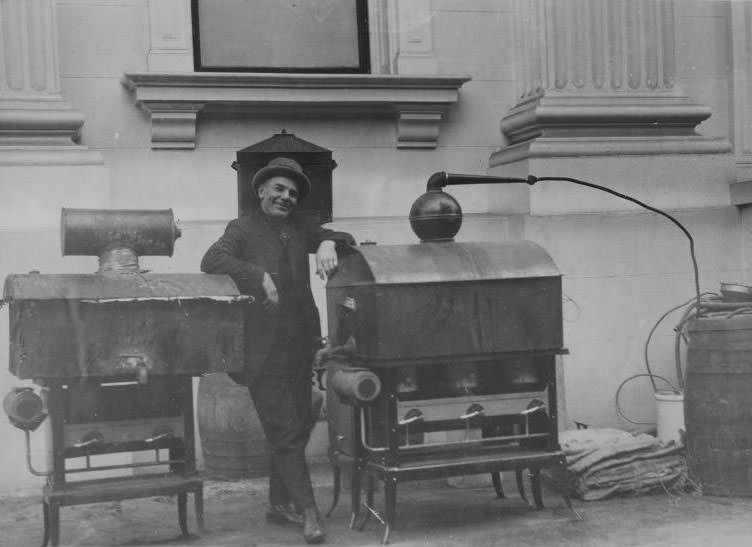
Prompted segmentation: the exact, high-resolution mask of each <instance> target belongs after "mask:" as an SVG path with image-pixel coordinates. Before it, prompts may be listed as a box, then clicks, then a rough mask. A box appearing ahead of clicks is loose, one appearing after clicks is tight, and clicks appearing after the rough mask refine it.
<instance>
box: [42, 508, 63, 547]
mask: <svg viewBox="0 0 752 547" xmlns="http://www.w3.org/2000/svg"><path fill="white" fill-rule="evenodd" d="M47 519H48V522H49V524H50V526H49V538H50V545H51V546H52V547H57V546H58V545H59V544H60V505H59V504H58V503H57V502H55V501H50V502H49V503H48V504H47ZM45 535H46V534H45Z"/></svg>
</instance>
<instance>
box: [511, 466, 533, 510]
mask: <svg viewBox="0 0 752 547" xmlns="http://www.w3.org/2000/svg"><path fill="white" fill-rule="evenodd" d="M514 475H515V478H516V479H517V490H518V491H519V493H520V497H521V498H522V501H524V502H525V503H526V504H527V505H530V502H529V501H528V500H527V494H525V482H524V481H523V480H522V469H515V470H514Z"/></svg>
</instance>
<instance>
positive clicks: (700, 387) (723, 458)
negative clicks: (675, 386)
mask: <svg viewBox="0 0 752 547" xmlns="http://www.w3.org/2000/svg"><path fill="white" fill-rule="evenodd" d="M689 337H690V338H689V347H688V351H687V371H686V386H685V395H684V421H685V425H686V430H687V463H688V465H689V471H690V475H691V476H692V478H694V479H695V480H697V481H699V482H700V483H701V485H702V491H703V493H705V494H712V495H718V496H752V315H751V314H738V315H732V316H728V317H701V318H699V319H695V320H694V321H692V323H691V324H690V325H689Z"/></svg>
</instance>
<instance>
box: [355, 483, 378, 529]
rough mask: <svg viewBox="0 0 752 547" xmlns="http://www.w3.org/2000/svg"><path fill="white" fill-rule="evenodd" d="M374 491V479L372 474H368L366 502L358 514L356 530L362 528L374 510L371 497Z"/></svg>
mask: <svg viewBox="0 0 752 547" xmlns="http://www.w3.org/2000/svg"><path fill="white" fill-rule="evenodd" d="M375 491H376V479H375V478H373V476H371V475H368V483H367V485H366V503H365V506H364V507H363V511H362V512H361V513H360V514H359V515H358V516H359V518H358V522H357V524H356V526H355V529H356V530H362V529H363V528H364V527H365V525H366V522H368V519H369V518H371V515H372V514H373V512H374V509H373V505H374V503H373V497H374V492H375Z"/></svg>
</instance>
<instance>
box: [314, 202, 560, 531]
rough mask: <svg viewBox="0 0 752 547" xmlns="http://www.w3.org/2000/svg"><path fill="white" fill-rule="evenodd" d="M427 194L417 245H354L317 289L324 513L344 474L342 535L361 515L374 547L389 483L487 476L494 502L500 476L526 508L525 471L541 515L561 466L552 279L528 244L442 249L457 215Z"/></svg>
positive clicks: (551, 267) (390, 502) (555, 284)
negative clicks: (323, 305)
mask: <svg viewBox="0 0 752 547" xmlns="http://www.w3.org/2000/svg"><path fill="white" fill-rule="evenodd" d="M433 191H434V192H436V191H435V190H433ZM430 193H431V192H429V194H430ZM438 193H439V194H441V195H435V196H428V198H430V199H429V201H431V202H432V203H431V206H430V207H428V209H426V208H425V207H424V208H422V209H421V210H420V211H418V212H416V211H415V209H416V207H415V206H414V208H413V209H414V210H413V212H412V214H411V220H412V221H413V225H414V228H417V229H416V230H415V231H416V233H418V235H419V236H420V237H421V239H422V241H421V242H420V243H417V244H414V245H361V246H359V247H357V248H356V249H355V252H353V253H352V254H351V255H349V256H347V257H344V258H343V259H342V260H341V262H340V266H339V270H338V272H337V274H336V275H335V276H334V277H332V278H331V279H330V280H329V282H328V283H327V289H326V290H327V307H328V324H329V335H330V344H331V350H330V351H331V353H332V358H331V359H330V361H329V363H327V375H326V377H327V389H328V397H327V415H328V421H329V432H330V442H331V447H330V456H331V460H332V461H333V463H334V467H335V497H334V500H333V503H332V508H331V509H332V510H333V509H334V507H335V506H336V504H337V501H338V496H339V490H340V474H341V468H342V467H344V468H345V469H346V470H347V472H348V474H349V478H350V482H351V510H352V520H351V527H354V528H359V529H360V528H362V527H363V525H364V524H365V522H366V520H367V519H368V517H369V516H370V515H374V516H376V517H377V518H378V519H379V520H380V521H381V522H382V523H383V524H384V525H385V531H384V536H383V542H384V543H387V542H388V539H389V531H390V527H391V526H392V525H393V523H394V520H395V506H396V496H397V485H398V484H399V483H401V482H405V481H412V480H421V479H429V478H436V477H451V476H459V475H469V474H477V473H490V474H491V477H492V480H493V485H494V487H495V489H496V492H497V495H498V496H499V497H503V496H504V492H503V490H502V487H501V477H500V473H501V472H502V471H505V470H510V471H514V472H515V474H516V478H517V486H518V488H519V490H520V494H521V496H522V497H523V499H525V501H527V497H526V494H525V489H524V485H523V475H522V473H523V471H524V470H527V471H528V474H529V477H530V482H531V490H532V495H533V500H534V503H535V507H536V508H537V509H541V508H542V507H543V501H542V495H541V469H543V468H546V467H558V468H563V467H564V464H565V459H564V455H563V453H562V452H561V450H560V447H559V443H558V416H557V378H556V365H557V359H558V356H559V355H561V354H564V353H566V349H565V348H564V346H563V336H562V293H561V275H560V273H559V271H558V270H557V268H556V266H555V264H554V262H553V260H552V259H551V257H550V256H549V255H548V254H547V253H546V252H545V251H544V250H543V249H542V248H541V247H540V246H538V245H537V244H535V243H533V242H530V241H505V242H470V243H459V242H455V241H454V240H453V237H454V235H455V234H456V232H457V230H458V229H459V225H460V224H461V210H460V209H459V205H458V204H457V205H456V207H455V206H454V205H452V202H453V201H454V200H453V198H451V196H449V195H448V194H444V193H443V192H441V191H438ZM428 198H424V197H421V198H419V201H421V200H422V202H423V203H424V204H425V202H426V200H427V199H428ZM416 203H418V202H416ZM447 203H449V204H450V205H452V206H451V207H446V204H447ZM454 203H456V202H454ZM431 207H433V209H431ZM458 212H459V213H458ZM362 477H367V479H368V481H367V483H368V484H367V490H366V499H365V503H361V479H362ZM376 481H382V482H383V483H384V494H385V510H384V511H383V512H379V511H376V510H375V508H374V489H375V488H374V487H375V482H376ZM563 494H564V499H565V501H566V503H567V505H568V506H569V507H570V508H571V503H570V500H569V497H568V496H567V495H566V492H564V493H563ZM330 512H331V510H330Z"/></svg>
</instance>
